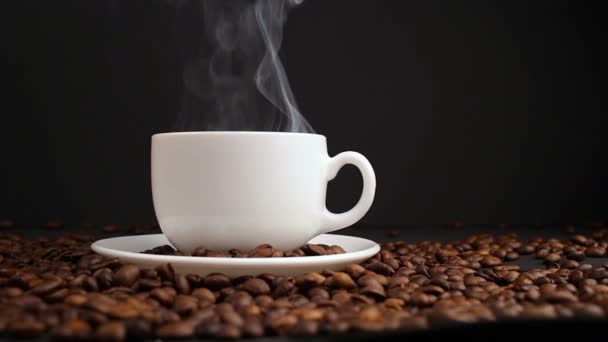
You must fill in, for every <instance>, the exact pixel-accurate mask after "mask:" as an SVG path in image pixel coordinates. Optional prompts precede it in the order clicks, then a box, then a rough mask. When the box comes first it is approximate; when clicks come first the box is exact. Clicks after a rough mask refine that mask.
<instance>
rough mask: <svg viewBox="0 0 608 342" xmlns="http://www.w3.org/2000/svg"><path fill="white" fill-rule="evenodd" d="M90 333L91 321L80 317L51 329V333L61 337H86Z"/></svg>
mask: <svg viewBox="0 0 608 342" xmlns="http://www.w3.org/2000/svg"><path fill="white" fill-rule="evenodd" d="M90 333H91V326H90V325H89V323H87V322H85V321H83V320H80V319H72V320H69V321H67V322H65V323H63V324H62V325H59V326H57V327H55V328H53V329H52V330H51V335H53V336H54V337H58V338H61V339H84V338H86V337H87V336H89V334H90Z"/></svg>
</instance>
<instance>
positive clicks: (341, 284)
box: [325, 272, 357, 289]
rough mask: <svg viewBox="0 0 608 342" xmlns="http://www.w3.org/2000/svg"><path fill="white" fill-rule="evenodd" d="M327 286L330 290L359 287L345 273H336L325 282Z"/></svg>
mask: <svg viewBox="0 0 608 342" xmlns="http://www.w3.org/2000/svg"><path fill="white" fill-rule="evenodd" d="M325 284H326V285H327V286H329V287H330V288H341V289H351V288H354V287H356V286H357V284H356V283H355V282H354V281H353V279H352V278H351V277H350V276H349V275H348V274H347V273H344V272H335V273H334V274H333V275H331V276H330V277H329V278H327V279H326V280H325Z"/></svg>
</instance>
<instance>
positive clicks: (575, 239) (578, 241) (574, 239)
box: [570, 234, 589, 246]
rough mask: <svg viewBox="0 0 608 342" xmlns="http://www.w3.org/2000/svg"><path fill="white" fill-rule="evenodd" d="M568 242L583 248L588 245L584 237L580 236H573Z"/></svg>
mask: <svg viewBox="0 0 608 342" xmlns="http://www.w3.org/2000/svg"><path fill="white" fill-rule="evenodd" d="M570 241H572V242H574V243H576V244H578V245H583V246H586V245H587V244H588V243H589V240H588V239H587V238H586V237H585V236H583V235H580V234H577V235H573V236H572V237H571V238H570Z"/></svg>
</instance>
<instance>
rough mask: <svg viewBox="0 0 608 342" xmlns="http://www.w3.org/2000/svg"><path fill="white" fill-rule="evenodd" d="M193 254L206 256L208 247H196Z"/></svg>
mask: <svg viewBox="0 0 608 342" xmlns="http://www.w3.org/2000/svg"><path fill="white" fill-rule="evenodd" d="M191 255H192V256H199V257H203V256H206V255H207V248H206V247H203V246H199V247H196V248H195V249H194V250H193V251H192V253H191Z"/></svg>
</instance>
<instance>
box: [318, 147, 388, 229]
mask: <svg viewBox="0 0 608 342" xmlns="http://www.w3.org/2000/svg"><path fill="white" fill-rule="evenodd" d="M346 164H352V165H354V166H356V167H357V168H358V169H359V171H360V172H361V176H363V191H362V192H361V197H360V198H359V201H358V202H357V204H356V205H355V206H354V207H353V208H352V209H351V210H349V211H347V212H344V213H341V214H334V213H332V212H330V211H329V210H327V207H326V208H325V212H324V214H323V223H322V227H321V233H328V232H331V231H334V230H338V229H341V228H344V227H348V226H350V225H352V224H353V223H355V222H357V221H359V220H360V219H361V218H362V217H363V216H364V215H365V214H366V213H367V211H368V210H369V208H370V207H371V206H372V202H373V201H374V196H375V193H376V175H375V173H374V169H373V168H372V165H371V164H370V163H369V161H368V160H367V158H365V157H364V156H363V155H362V154H360V153H357V152H351V151H348V152H342V153H340V154H338V155H336V156H335V157H333V158H330V160H329V166H328V168H327V181H330V180H332V179H334V178H335V177H336V175H337V174H338V171H340V169H341V168H342V166H344V165H346Z"/></svg>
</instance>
